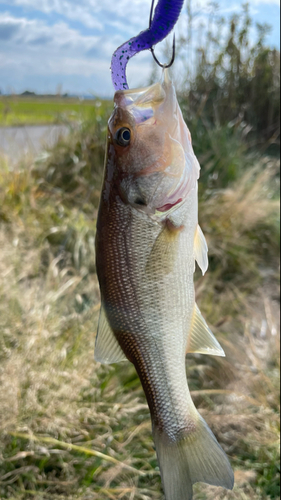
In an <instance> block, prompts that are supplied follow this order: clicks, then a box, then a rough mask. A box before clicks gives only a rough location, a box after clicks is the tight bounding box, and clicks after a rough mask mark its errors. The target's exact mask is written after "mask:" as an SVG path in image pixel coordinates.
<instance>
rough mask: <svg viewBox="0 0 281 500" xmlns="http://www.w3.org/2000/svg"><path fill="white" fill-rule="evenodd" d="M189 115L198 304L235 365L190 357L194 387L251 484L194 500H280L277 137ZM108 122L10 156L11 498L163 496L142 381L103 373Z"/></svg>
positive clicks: (6, 414) (3, 427) (7, 402)
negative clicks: (203, 269)
mask: <svg viewBox="0 0 281 500" xmlns="http://www.w3.org/2000/svg"><path fill="white" fill-rule="evenodd" d="M262 50H263V49H262ZM255 57H256V56H255ZM220 85H223V84H222V83H221V82H220ZM226 85H227V83H226ZM226 92H227V89H226ZM264 92H265V93H266V95H267V96H268V95H269V93H270V88H267V87H265V89H264ZM270 95H271V94H270ZM269 100H270V99H269ZM270 102H271V100H270ZM187 103H188V101H187V99H186V91H185V92H183V94H182V106H183V108H184V112H185V115H186V117H187V118H188V125H189V126H190V128H191V130H192V134H193V137H194V148H195V151H196V153H197V155H198V157H199V160H200V163H201V166H202V177H201V181H200V208H199V213H200V223H201V226H202V228H203V231H204V233H205V235H206V238H207V240H208V245H209V257H210V268H209V271H208V273H207V274H206V276H205V277H204V278H202V276H201V275H200V273H199V272H198V271H197V272H196V276H195V278H196V294H197V301H198V303H199V305H200V308H201V310H202V312H203V313H204V316H205V317H206V319H207V321H208V323H209V324H210V326H211V327H212V329H213V331H214V333H215V334H216V336H217V338H218V339H219V341H220V342H221V344H222V345H223V347H224V349H225V351H226V354H227V357H226V358H225V359H218V358H212V357H209V356H191V355H190V356H188V358H187V376H188V381H189V385H190V388H191V390H192V395H193V399H194V401H195V404H196V406H197V408H198V409H199V410H200V412H201V414H202V415H203V416H204V418H205V419H206V420H207V422H208V423H209V425H210V426H211V428H212V430H213V431H214V433H215V434H216V435H217V437H218V439H219V441H220V443H221V444H222V446H223V447H224V449H225V450H226V452H227V453H228V455H229V456H230V459H231V462H232V464H233V466H234V468H235V479H236V485H235V489H234V491H233V492H225V491H224V490H222V489H218V488H212V487H209V486H205V485H196V487H195V495H194V498H195V500H214V499H215V500H270V499H273V500H277V499H278V498H280V493H279V479H280V466H279V457H280V451H279V436H280V424H279V415H280V403H279V371H280V360H279V347H280V341H279V336H278V334H277V332H278V331H279V311H278V309H279V307H278V306H279V296H280V293H279V274H278V270H279V236H280V230H279V205H280V203H279V199H280V198H279V167H280V162H279V158H278V157H277V155H276V150H275V149H274V148H273V149H272V146H276V145H277V141H278V128H276V129H274V130H273V131H272V134H273V135H274V138H273V139H272V140H271V143H270V144H271V147H270V148H269V147H268V144H269V143H268V138H267V137H266V135H264V131H259V132H258V131H255V134H254V135H252V136H251V135H249V134H248V133H246V132H245V131H247V122H246V121H245V123H244V124H243V125H242V124H240V123H239V125H237V126H236V125H235V124H233V120H232V116H231V117H229V118H231V120H232V122H230V123H229V122H226V121H227V115H225V119H223V120H222V119H221V121H220V122H219V123H217V122H216V121H215V120H214V121H213V122H212V112H211V110H210V111H209V112H208V115H206V116H205V115H204V113H203V112H202V113H201V114H200V113H198V116H197V115H196V113H195V111H196V106H195V105H194V108H192V107H191V106H190V107H188V104H187ZM235 103H236V105H237V110H238V109H239V106H240V105H238V104H237V99H236V98H235ZM206 110H207V108H206V109H205V112H206V113H207V111H206ZM251 111H253V110H251ZM108 113H109V109H108V108H107V104H106V103H103V104H102V106H100V107H97V108H95V111H94V113H93V115H92V114H90V115H89V116H84V119H83V120H81V121H79V122H78V123H77V124H76V125H75V127H70V128H71V131H70V135H69V136H68V137H67V138H66V139H64V140H62V141H61V142H60V143H59V144H58V145H57V146H56V147H55V148H54V149H52V150H48V151H44V152H43V153H42V154H41V155H40V157H39V158H37V159H35V160H34V161H32V162H30V163H28V164H19V165H18V166H17V167H14V168H11V166H10V165H8V164H7V162H6V161H4V160H3V159H2V160H0V248H1V252H0V401H1V404H0V498H1V499H9V500H27V499H28V500H29V499H36V500H41V499H42V500H45V499H47V500H66V499H69V500H74V499H75V500H90V499H91V500H109V499H111V500H117V499H123V500H160V499H162V498H163V495H162V492H161V483H160V477H159V471H158V468H157V461H156V457H155V451H154V448H153V442H152V438H151V424H150V419H149V412H148V408H147V404H146V401H145V398H144V395H143V392H142V389H141V387H140V383H139V380H138V377H137V375H136V373H135V370H134V369H133V367H132V366H131V365H130V364H129V363H128V364H126V363H125V364H122V365H118V366H113V367H103V366H100V365H99V364H97V363H94V361H93V357H94V344H95V334H96V328H97V320H98V311H99V307H100V302H99V301H100V298H99V287H98V283H97V277H96V273H95V255H94V237H95V224H96V216H97V207H98V199H99V193H100V186H101V178H102V168H103V159H104V153H105V148H104V144H105V135H106V123H107V119H108ZM225 120H226V121H225ZM245 120H246V118H245Z"/></svg>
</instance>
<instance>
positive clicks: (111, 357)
mask: <svg viewBox="0 0 281 500" xmlns="http://www.w3.org/2000/svg"><path fill="white" fill-rule="evenodd" d="M94 358H95V361H98V362H99V363H103V364H105V365H111V364H112V363H119V362H120V361H126V360H127V358H126V356H125V354H124V353H123V351H122V349H121V347H120V346H119V344H118V342H117V340H116V337H115V335H114V333H113V331H112V329H111V327H110V325H109V323H108V319H107V317H106V314H105V310H104V307H103V305H102V306H101V310H100V317H99V324H98V333H97V338H96V346H95V354H94Z"/></svg>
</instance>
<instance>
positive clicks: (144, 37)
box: [111, 0, 184, 90]
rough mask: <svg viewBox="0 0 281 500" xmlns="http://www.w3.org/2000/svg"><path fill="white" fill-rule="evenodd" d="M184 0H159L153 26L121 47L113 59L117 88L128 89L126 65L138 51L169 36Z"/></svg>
mask: <svg viewBox="0 0 281 500" xmlns="http://www.w3.org/2000/svg"><path fill="white" fill-rule="evenodd" d="M183 4H184V0H158V4H157V6H156V9H155V13H154V16H153V19H152V23H151V26H150V27H149V28H148V29H147V30H145V31H142V32H141V33H140V34H139V35H138V36H135V37H133V38H131V39H130V40H129V41H128V42H126V43H124V44H123V45H121V47H119V48H118V49H117V50H116V51H115V52H114V54H113V56H112V60H111V75H112V83H113V85H114V87H115V90H126V89H128V88H129V87H128V83H127V78H126V66H127V64H128V62H129V59H131V57H133V56H135V55H136V54H137V53H138V52H142V51H143V50H148V49H151V48H152V47H153V46H154V45H156V44H157V43H159V42H161V41H162V40H164V38H166V36H168V34H169V33H170V32H171V31H172V29H173V27H174V26H175V24H176V22H177V20H178V18H179V15H180V12H181V9H182V7H183Z"/></svg>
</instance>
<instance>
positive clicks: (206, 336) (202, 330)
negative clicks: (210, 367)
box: [186, 304, 225, 357]
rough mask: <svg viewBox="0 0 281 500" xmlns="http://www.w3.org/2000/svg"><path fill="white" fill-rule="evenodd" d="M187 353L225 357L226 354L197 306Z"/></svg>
mask: <svg viewBox="0 0 281 500" xmlns="http://www.w3.org/2000/svg"><path fill="white" fill-rule="evenodd" d="M186 353H198V354H209V355H211V356H221V357H225V353H224V350H223V348H222V347H221V345H220V344H219V342H218V341H217V339H216V337H215V336H214V334H213V333H212V332H211V330H210V328H209V327H208V325H207V323H206V321H205V320H204V318H203V316H202V314H201V312H200V310H199V308H198V306H197V304H195V307H194V312H193V317H192V322H191V329H190V333H189V336H188V341H187V350H186Z"/></svg>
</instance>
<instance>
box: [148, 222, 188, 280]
mask: <svg viewBox="0 0 281 500" xmlns="http://www.w3.org/2000/svg"><path fill="white" fill-rule="evenodd" d="M180 231H181V228H175V229H173V228H172V226H171V227H168V226H167V225H166V226H165V227H164V228H163V229H162V231H161V233H160V234H159V236H158V237H157V239H156V241H155V243H154V245H153V248H152V250H151V253H150V256H149V258H148V261H147V264H146V269H145V272H146V274H147V275H149V276H150V277H151V278H155V279H156V278H157V277H161V276H165V275H166V274H169V273H171V272H172V271H173V269H174V263H175V259H176V257H177V251H178V244H179V233H180Z"/></svg>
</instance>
